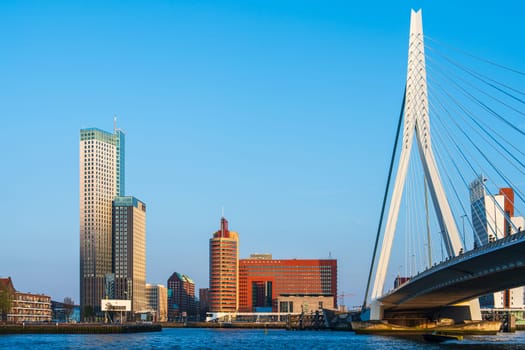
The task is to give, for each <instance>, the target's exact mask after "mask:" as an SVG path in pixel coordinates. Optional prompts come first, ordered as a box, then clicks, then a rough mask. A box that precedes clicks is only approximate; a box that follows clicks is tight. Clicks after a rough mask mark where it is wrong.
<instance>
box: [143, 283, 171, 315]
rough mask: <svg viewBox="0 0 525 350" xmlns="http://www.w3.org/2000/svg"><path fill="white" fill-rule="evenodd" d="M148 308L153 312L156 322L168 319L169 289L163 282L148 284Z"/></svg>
mask: <svg viewBox="0 0 525 350" xmlns="http://www.w3.org/2000/svg"><path fill="white" fill-rule="evenodd" d="M146 299H147V301H148V309H149V311H150V312H151V313H152V314H153V321H154V322H166V321H167V320H168V289H167V288H166V287H165V286H163V285H162V284H156V285H152V284H146Z"/></svg>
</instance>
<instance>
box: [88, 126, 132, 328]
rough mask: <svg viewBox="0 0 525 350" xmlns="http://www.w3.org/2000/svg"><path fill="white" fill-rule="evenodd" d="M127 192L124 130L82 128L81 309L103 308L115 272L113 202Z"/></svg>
mask: <svg viewBox="0 0 525 350" xmlns="http://www.w3.org/2000/svg"><path fill="white" fill-rule="evenodd" d="M123 195H124V133H123V132H122V131H120V130H117V129H115V131H114V133H108V132H105V131H103V130H100V129H97V128H89V129H82V130H80V310H81V315H82V318H83V319H84V318H85V317H90V316H93V315H94V314H96V313H98V312H99V311H100V300H101V299H104V297H105V295H104V294H105V281H104V278H105V275H106V274H109V273H111V272H112V216H111V214H112V202H113V200H114V199H115V197H117V196H123Z"/></svg>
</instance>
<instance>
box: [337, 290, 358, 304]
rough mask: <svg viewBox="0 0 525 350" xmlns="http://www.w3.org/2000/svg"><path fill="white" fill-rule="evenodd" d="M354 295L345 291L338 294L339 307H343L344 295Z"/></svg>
mask: <svg viewBox="0 0 525 350" xmlns="http://www.w3.org/2000/svg"><path fill="white" fill-rule="evenodd" d="M353 295H355V294H354V293H346V294H345V291H343V294H339V295H337V298H339V307H344V306H345V297H349V296H353Z"/></svg>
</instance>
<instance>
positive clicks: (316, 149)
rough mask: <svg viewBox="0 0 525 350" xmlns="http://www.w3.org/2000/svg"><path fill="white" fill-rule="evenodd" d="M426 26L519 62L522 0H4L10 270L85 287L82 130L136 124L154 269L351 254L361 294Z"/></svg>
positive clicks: (2, 179) (150, 269) (350, 268)
mask: <svg viewBox="0 0 525 350" xmlns="http://www.w3.org/2000/svg"><path fill="white" fill-rule="evenodd" d="M420 7H421V8H423V20H424V30H425V33H426V34H427V35H428V36H430V37H432V38H435V39H438V40H439V41H441V42H445V43H448V44H451V45H454V46H456V47H461V48H463V49H464V50H467V51H469V52H472V53H475V54H477V55H479V56H483V57H487V58H491V59H493V60H495V61H497V62H503V63H505V64H508V65H510V66H514V67H523V62H525V52H524V48H523V45H522V43H523V36H524V31H525V30H524V28H523V25H522V15H523V11H524V8H523V5H522V4H521V2H520V1H501V2H498V3H497V6H495V5H494V3H490V2H486V3H484V2H482V3H477V2H469V1H454V2H452V1H451V2H442V1H440V2H438V1H384V2H381V1H376V2H367V3H366V4H364V3H358V2H348V1H329V0H325V1H129V2H120V1H77V2H71V1H46V2H38V1H34V2H31V1H9V0H6V1H2V2H1V3H0V32H2V33H3V34H2V35H1V36H0V53H1V54H0V120H1V121H2V131H3V132H2V137H1V138H0V149H1V150H2V151H1V152H0V163H1V164H2V171H0V183H1V184H2V185H1V192H0V193H1V198H2V200H1V201H0V213H1V214H0V219H1V223H0V238H1V239H0V241H1V242H2V244H1V247H2V253H1V254H0V275H1V276H11V277H12V278H13V280H14V284H15V287H16V288H17V289H18V290H21V291H29V292H39V293H46V294H50V295H51V296H52V297H53V299H56V300H61V299H62V298H63V297H65V296H71V297H73V299H74V300H75V301H78V298H79V297H78V293H79V285H78V284H79V283H78V268H79V267H78V260H79V259H78V251H79V243H78V241H79V220H78V217H79V203H78V195H79V185H78V182H79V180H78V169H79V163H78V153H79V150H78V141H79V129H81V128H84V127H98V128H101V129H105V130H111V129H112V126H113V124H112V119H113V115H114V114H116V115H117V117H118V124H119V127H121V128H122V129H124V130H125V131H126V134H127V139H126V141H127V144H126V152H127V153H126V194H128V195H134V196H136V197H138V198H140V199H141V200H143V201H144V202H145V203H146V204H147V206H148V214H147V280H148V282H150V283H163V284H165V283H166V280H167V278H168V277H169V276H170V275H171V273H172V272H174V271H177V272H181V273H185V274H187V275H189V276H190V277H192V278H193V279H194V280H195V282H196V285H197V288H202V287H206V286H207V285H208V239H209V238H210V236H211V234H212V232H213V231H215V230H217V229H218V227H219V220H220V215H221V208H222V207H224V213H225V216H226V217H227V218H228V220H229V221H230V228H231V229H232V230H235V231H237V232H239V235H240V255H241V257H248V256H249V254H250V253H255V252H259V253H263V252H264V253H266V252H268V253H272V254H273V255H274V256H275V257H278V258H328V257H329V256H330V255H331V256H332V257H334V258H337V259H338V261H339V291H340V292H341V291H344V292H345V293H353V294H355V296H353V297H350V298H347V299H346V300H345V302H346V303H347V304H349V305H357V304H359V303H361V301H362V295H363V293H364V288H365V282H366V275H367V273H368V270H367V269H368V266H369V263H370V258H371V252H372V244H373V240H374V236H375V230H376V226H377V220H378V216H379V211H380V203H381V200H382V192H383V188H384V182H385V180H386V175H387V166H388V161H389V156H390V152H391V147H392V142H393V139H394V128H395V125H396V121H397V116H398V111H399V107H400V104H401V97H402V93H403V88H404V79H405V75H406V57H407V44H408V30H409V16H410V9H411V8H420Z"/></svg>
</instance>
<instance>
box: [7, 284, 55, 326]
mask: <svg viewBox="0 0 525 350" xmlns="http://www.w3.org/2000/svg"><path fill="white" fill-rule="evenodd" d="M0 294H6V297H7V298H8V299H9V300H8V302H6V303H3V302H2V303H1V304H2V310H0V313H2V314H3V315H2V319H3V320H5V321H7V322H11V323H22V322H50V321H51V297H50V296H47V295H44V294H33V293H22V292H18V291H16V289H15V287H14V285H13V282H12V280H11V277H8V278H0ZM2 298H3V297H2ZM4 309H5V310H4ZM7 309H9V310H7Z"/></svg>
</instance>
